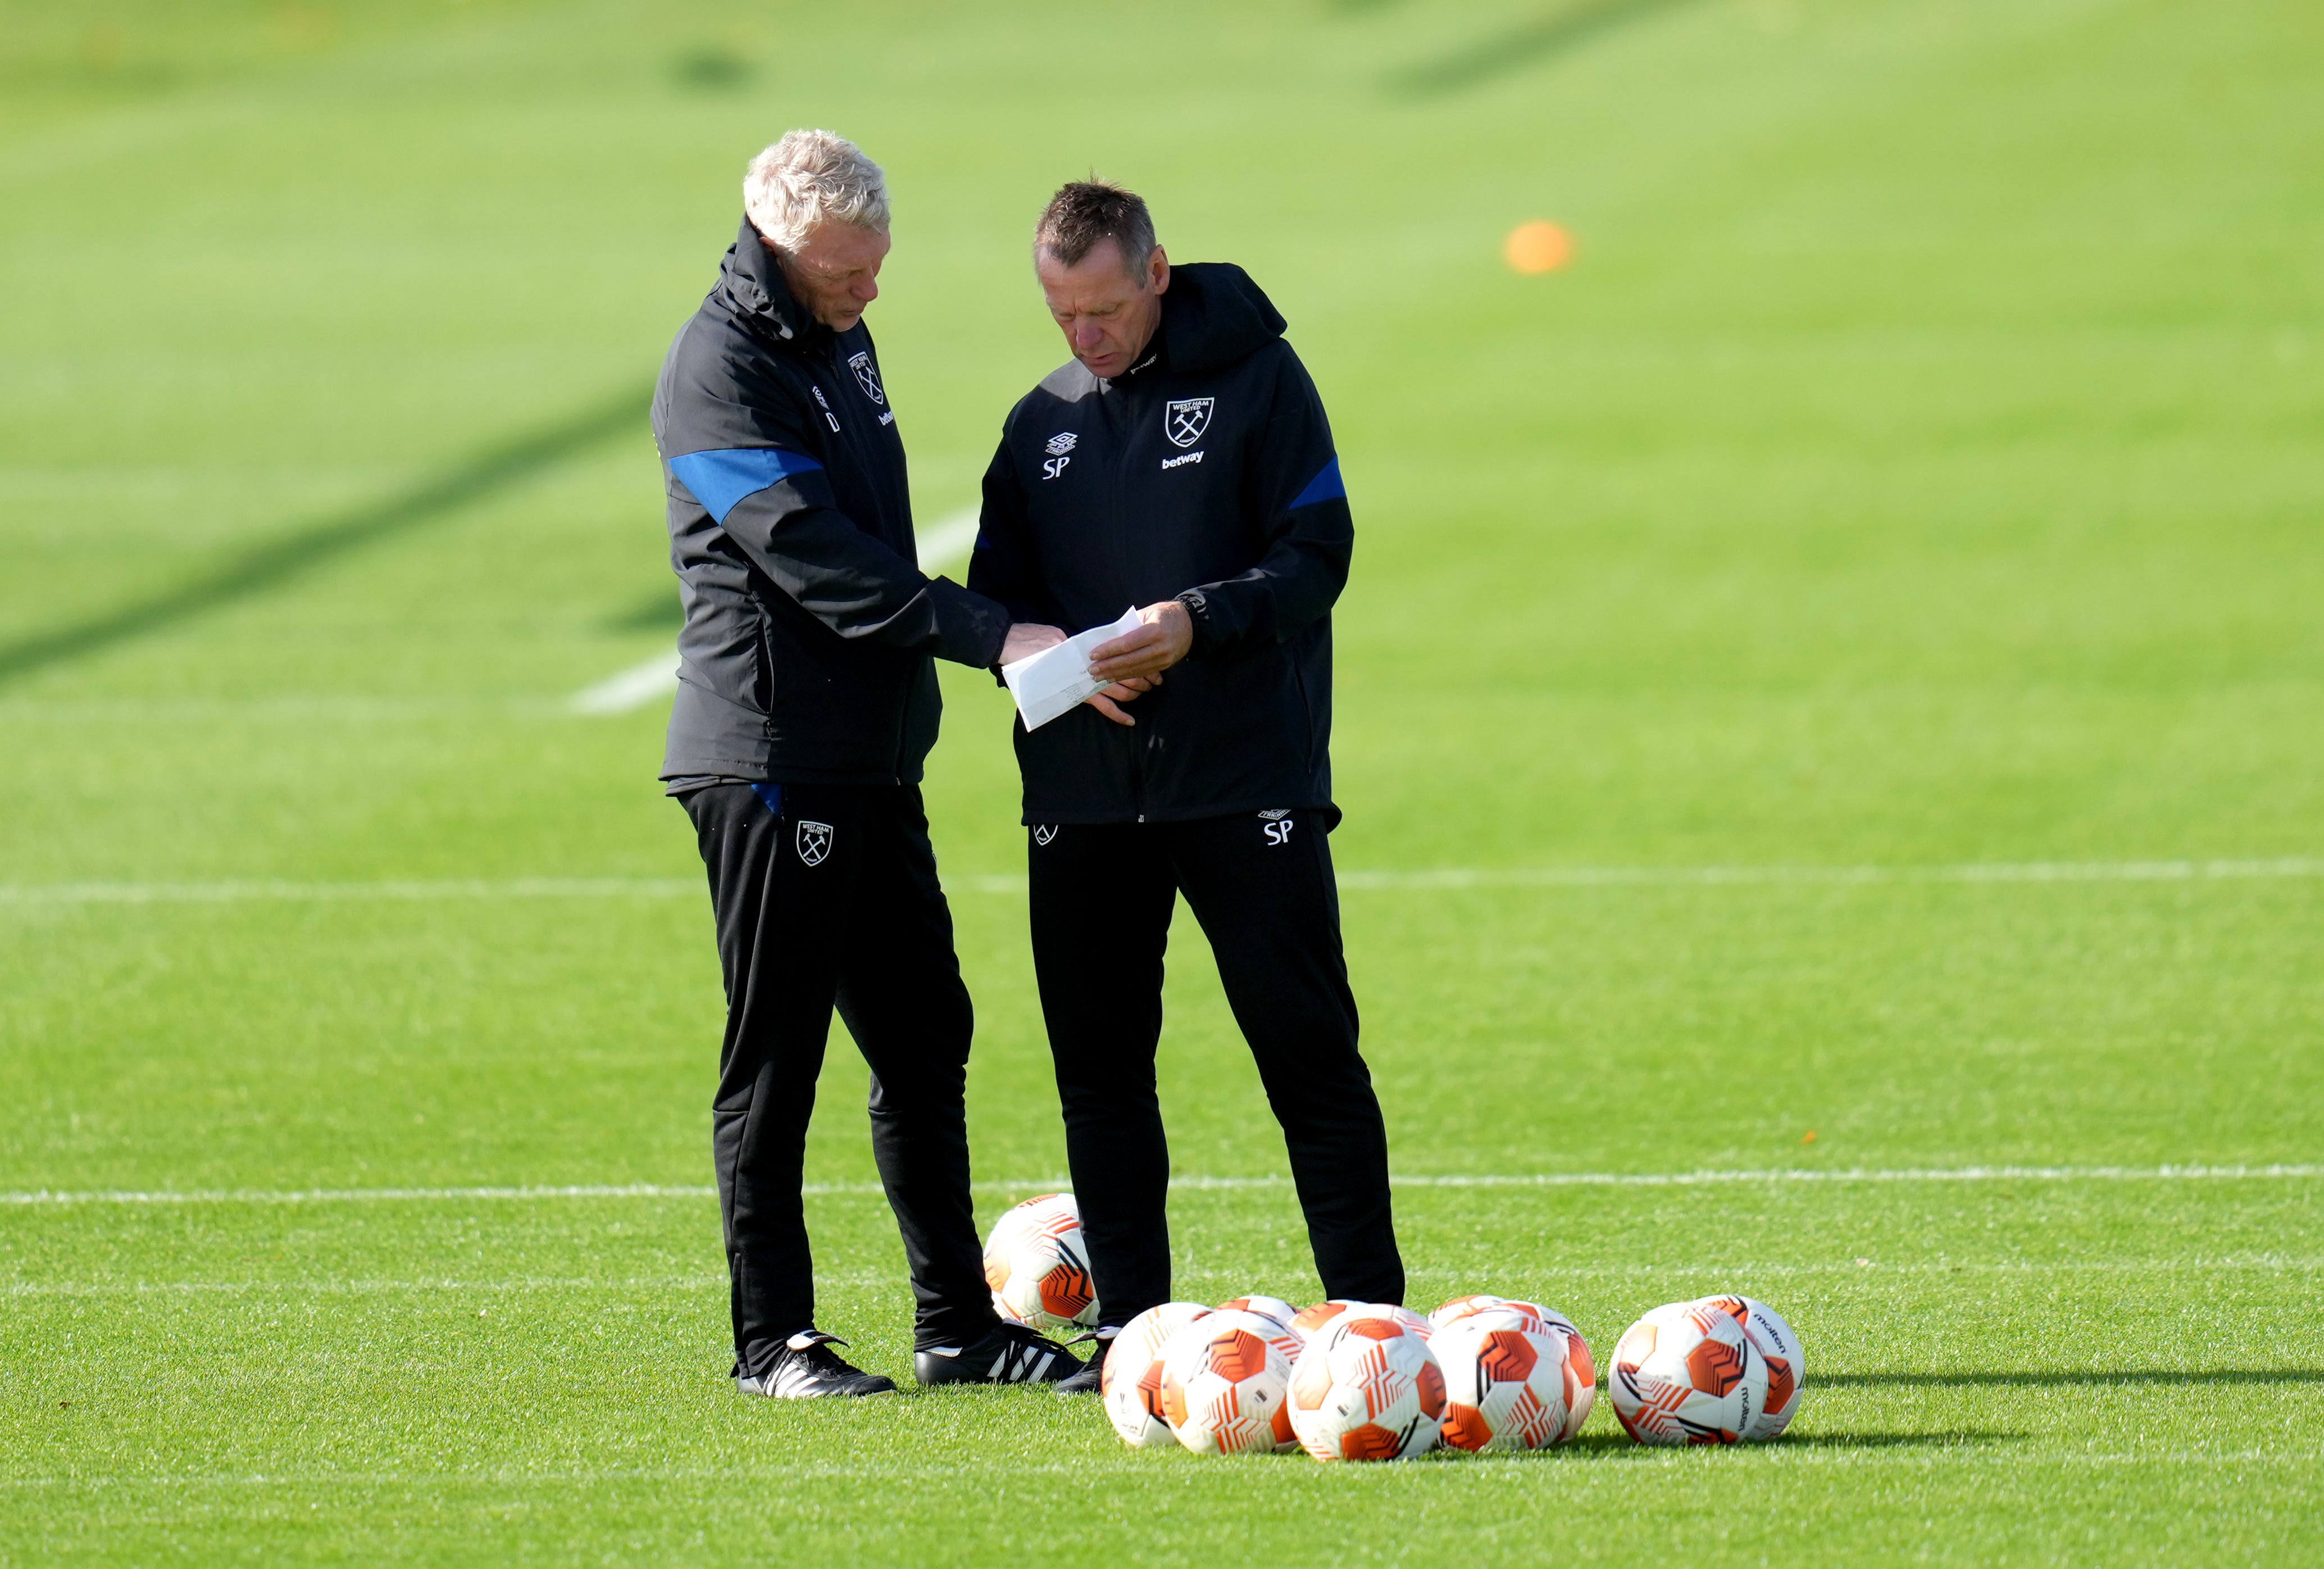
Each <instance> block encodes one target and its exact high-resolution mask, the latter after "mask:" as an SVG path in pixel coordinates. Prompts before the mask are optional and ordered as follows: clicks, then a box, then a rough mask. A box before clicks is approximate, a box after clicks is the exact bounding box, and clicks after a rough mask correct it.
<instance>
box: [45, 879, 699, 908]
mask: <svg viewBox="0 0 2324 1569" xmlns="http://www.w3.org/2000/svg"><path fill="white" fill-rule="evenodd" d="M702 890H703V884H702V880H701V879H700V878H698V877H511V878H500V879H492V878H479V877H450V878H438V879H415V878H402V879H395V878H391V879H384V880H382V881H376V882H297V881H284V880H279V879H263V878H251V879H237V880H229V881H221V882H53V883H46V884H23V883H18V884H14V885H13V886H10V885H0V905H11V904H239V903H243V902H245V901H250V900H281V901H287V902H291V903H322V904H331V903H341V902H347V901H357V900H359V901H362V902H365V903H370V902H406V901H410V900H503V899H513V900H527V899H678V898H684V897H687V896H689V895H697V894H699V893H701V892H702Z"/></svg>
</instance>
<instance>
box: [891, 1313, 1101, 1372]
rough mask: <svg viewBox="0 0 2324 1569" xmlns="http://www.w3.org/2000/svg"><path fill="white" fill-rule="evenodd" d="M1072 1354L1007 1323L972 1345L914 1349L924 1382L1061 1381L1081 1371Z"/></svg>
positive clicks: (915, 1367)
mask: <svg viewBox="0 0 2324 1569" xmlns="http://www.w3.org/2000/svg"><path fill="white" fill-rule="evenodd" d="M912 1371H913V1372H914V1373H916V1374H918V1377H919V1380H920V1382H922V1383H923V1384H1058V1383H1063V1382H1064V1381H1065V1380H1067V1379H1070V1378H1072V1377H1073V1376H1074V1374H1076V1373H1079V1372H1081V1371H1084V1369H1083V1367H1082V1364H1081V1363H1080V1362H1079V1361H1077V1360H1075V1358H1074V1354H1073V1352H1069V1351H1067V1350H1066V1349H1065V1347H1064V1346H1061V1345H1059V1344H1057V1343H1056V1342H1054V1341H1047V1340H1043V1339H1042V1338H1041V1337H1040V1336H1039V1335H1038V1334H1035V1333H1034V1332H1033V1331H1032V1330H1029V1329H1028V1328H1026V1327H1025V1326H1024V1325H1023V1324H1002V1325H1001V1326H1000V1327H999V1328H998V1329H995V1330H994V1331H993V1332H992V1333H991V1334H988V1335H986V1336H985V1337H984V1338H983V1339H982V1340H980V1341H978V1342H977V1343H975V1344H974V1345H972V1346H968V1347H965V1348H964V1347H960V1346H937V1347H936V1348H935V1349H934V1350H931V1351H924V1352H918V1353H916V1354H915V1355H914V1356H913V1358H912Z"/></svg>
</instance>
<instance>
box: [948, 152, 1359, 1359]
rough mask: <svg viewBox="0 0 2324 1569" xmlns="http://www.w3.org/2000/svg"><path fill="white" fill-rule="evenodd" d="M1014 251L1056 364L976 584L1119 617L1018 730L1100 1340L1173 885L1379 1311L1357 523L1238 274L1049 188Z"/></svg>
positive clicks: (1041, 973)
mask: <svg viewBox="0 0 2324 1569" xmlns="http://www.w3.org/2000/svg"><path fill="white" fill-rule="evenodd" d="M1034 263H1035V268H1036V271H1037V273H1038V275H1039V278H1040V282H1041V289H1042V292H1043V293H1044V295H1046V296H1047V300H1048V305H1049V310H1050V314H1051V315H1052V317H1053V318H1055V319H1056V323H1057V325H1058V327H1059V328H1060V329H1061V330H1062V331H1063V332H1064V333H1065V341H1066V344H1067V345H1068V346H1070V347H1071V349H1072V351H1073V355H1074V358H1073V361H1072V363H1070V364H1068V365H1065V366H1064V367H1062V368H1061V369H1059V370H1057V371H1056V372H1054V373H1052V374H1050V375H1049V376H1048V377H1047V379H1045V380H1044V381H1043V382H1042V383H1041V384H1040V385H1039V386H1037V387H1036V388H1035V389H1034V390H1033V391H1032V392H1030V393H1029V394H1028V395H1027V396H1026V397H1025V398H1024V399H1023V400H1022V401H1020V402H1019V403H1018V405H1017V406H1016V408H1015V409H1014V410H1012V411H1010V415H1009V418H1008V420H1007V422H1006V424H1005V426H1004V428H1003V429H1002V433H1001V447H1000V450H999V451H998V452H997V453H995V454H994V456H993V459H992V464H991V467H990V468H988V469H987V470H986V472H985V476H984V512H983V528H982V534H981V535H980V537H979V539H978V541H977V549H976V554H975V558H974V561H973V565H972V566H971V568H970V571H969V586H970V588H971V589H972V590H973V592H976V593H979V594H982V595H988V596H990V597H991V598H992V599H995V600H998V601H999V602H1000V603H1001V604H1002V605H1006V606H1007V607H1008V609H1009V613H1010V615H1011V616H1012V617H1013V618H1015V619H1017V620H1019V621H1020V622H1028V623H1055V624H1056V625H1057V626H1059V627H1062V628H1084V627H1091V626H1096V625H1102V624H1103V623H1107V622H1111V621H1112V620H1114V619H1115V618H1116V617H1118V616H1119V615H1120V614H1121V609H1120V607H1121V606H1122V605H1124V604H1129V605H1143V606H1144V609H1143V610H1142V611H1141V612H1140V615H1141V619H1142V621H1143V624H1142V625H1141V626H1139V628H1138V630H1136V631H1134V632H1130V633H1129V634H1127V635H1125V636H1123V637H1120V638H1117V639H1114V640H1113V641H1110V642H1106V643H1103V644H1101V645H1100V646H1099V647H1098V648H1097V650H1096V651H1095V652H1094V656H1093V660H1092V661H1091V665H1090V670H1091V673H1092V674H1093V675H1094V676H1097V677H1100V678H1107V679H1110V680H1111V681H1112V682H1113V683H1115V684H1114V685H1112V686H1111V687H1109V688H1106V689H1105V690H1104V691H1102V692H1101V693H1099V694H1098V695H1097V696H1096V697H1093V698H1091V699H1090V701H1089V703H1088V704H1087V705H1085V706H1084V707H1082V708H1076V709H1074V710H1073V711H1071V712H1069V713H1067V714H1065V715H1063V716H1062V717H1059V718H1057V719H1056V720H1053V721H1051V722H1049V723H1048V724H1047V725H1042V726H1041V727H1040V728H1039V729H1037V730H1033V731H1030V732H1028V731H1027V730H1026V729H1025V728H1024V727H1023V725H1022V724H1021V723H1020V724H1019V727H1018V731H1017V757H1018V763H1019V770H1020V771H1021V772H1022V774H1023V778H1024V786H1025V816H1024V820H1025V824H1026V826H1027V829H1028V846H1027V848H1028V857H1029V862H1028V864H1029V868H1030V873H1031V901H1032V932H1033V956H1034V964H1035V967H1036V971H1037V975H1038V979H1039V983H1040V992H1041V1007H1042V1012H1043V1015H1044V1018H1045V1019H1046V1020H1047V1026H1048V1032H1049V1046H1050V1050H1051V1053H1052V1056H1053V1057H1054V1058H1055V1063H1056V1075H1057V1088H1058V1093H1059V1096H1060V1098H1061V1100H1062V1102H1063V1105H1064V1112H1065V1147H1066V1155H1067V1158H1068V1159H1069V1160H1070V1162H1071V1164H1072V1168H1073V1176H1074V1194H1075V1195H1076V1197H1077V1198H1078V1200H1079V1203H1080V1206H1081V1215H1082V1226H1083V1230H1084V1234H1085V1236H1086V1240H1087V1241H1088V1245H1089V1257H1090V1265H1091V1269H1092V1272H1093V1275H1094V1276H1095V1283H1096V1287H1097V1293H1098V1297H1099V1300H1100V1302H1101V1304H1102V1309H1101V1311H1102V1316H1103V1328H1102V1329H1101V1331H1100V1333H1101V1334H1107V1333H1108V1332H1111V1331H1113V1330H1118V1329H1119V1328H1120V1326H1121V1325H1122V1324H1125V1323H1127V1322H1128V1321H1129V1319H1130V1317H1131V1316H1132V1315H1136V1314H1137V1313H1139V1312H1140V1311H1142V1310H1144V1309H1145V1308H1148V1307H1151V1306H1155V1305H1157V1304H1158V1303H1161V1302H1164V1301H1166V1300H1167V1299H1168V1298H1169V1296H1170V1243H1169V1232H1168V1223H1167V1218H1166V1214H1165V1209H1166V1202H1167V1189H1168V1186H1169V1170H1170V1167H1169V1154H1168V1150H1167V1146H1166V1143H1165V1140H1164V1135H1163V1130H1162V1119H1161V1112H1160V1107H1159V1104H1158V1103H1157V1099H1156V1096H1155V1077H1154V1061H1155V1052H1156V1048H1157V1042H1158V1040H1159V1038H1160V1034H1161V1028H1162V954H1163V946H1164V942H1165V939H1166V938H1167V935H1168V931H1169V925H1170V913H1171V909H1172V907H1173V905H1174V904H1175V902H1176V898H1177V896H1178V895H1179V894H1181V893H1184V894H1185V897H1186V901H1187V903H1188V905H1189V906H1190V907H1191V908H1192V909H1193V910H1194V916H1195V918H1196V919H1198V920H1200V921H1201V922H1202V925H1203V932H1204V934H1205V935H1206V936H1207V937H1209V938H1210V942H1211V947H1212V950H1213V953H1214V954H1215V955H1216V956H1217V959H1218V964H1219V976H1220V979H1221V980H1222V982H1223V983H1225V987H1226V992H1227V999H1228V1001H1229V1002H1230V1003H1231V1005H1232V1007H1233V1009H1234V1014H1235V1019H1236V1021H1237V1022H1238V1023H1239V1024H1240V1026H1241V1027H1242V1030H1243V1034H1244V1036H1245V1037H1246V1038H1248V1040H1249V1041H1250V1048H1251V1051H1252V1054H1253V1056H1254V1057H1256V1059H1257V1061H1258V1064H1259V1076H1260V1079H1261V1080H1262V1082H1263V1083H1264V1084H1265V1085H1266V1089H1267V1096H1268V1104H1269V1105H1270V1106H1271V1107H1272V1108H1273V1110H1274V1112H1275V1115H1276V1117H1277V1121H1279V1122H1280V1123H1281V1124H1282V1127H1283V1133H1284V1141H1285V1144H1286V1148H1287V1149H1288V1151H1289V1154H1290V1159H1291V1170H1292V1176H1293V1178H1294V1180H1295V1181H1296V1184H1297V1187H1298V1193H1299V1201H1300V1204H1301V1207H1302V1208H1303V1209H1304V1210H1305V1214H1306V1219H1307V1231H1308V1238H1309V1241H1310V1243H1311V1244H1312V1246H1313V1248H1314V1257H1315V1268H1316V1270H1317V1273H1318V1274H1320V1275H1321V1276H1322V1278H1323V1288H1324V1290H1325V1292H1326V1293H1327V1294H1329V1295H1331V1296H1333V1297H1356V1298H1360V1299H1363V1300H1367V1301H1375V1302H1400V1301H1402V1300H1403V1297H1404V1267H1403V1263H1402V1260H1400V1259H1399V1257H1398V1255H1397V1245H1396V1233H1395V1228H1394V1226H1393V1224H1392V1222H1391V1217H1390V1211H1389V1202H1388V1140H1387V1134H1386V1131H1385V1129H1384V1127H1383V1124H1382V1121H1381V1118H1380V1112H1379V1099H1378V1097H1377V1096H1376V1095H1375V1094H1373V1092H1372V1087H1371V1077H1370V1074H1369V1070H1368V1069H1367V1068H1366V1067H1365V1066H1364V1061H1363V1058H1362V1057H1361V1056H1360V1054H1359V1053H1358V1051H1357V1045H1356V1033H1357V1021H1356V1003H1355V998H1354V996H1353V995H1352V994H1351V992H1350V990H1349V986H1348V975H1347V965H1346V963H1345V960H1344V958H1343V957H1342V952H1341V946H1340V921H1339V898H1338V891H1337V888H1336V885H1335V883H1334V881H1333V872H1332V859H1331V852H1330V849H1329V847H1328V845H1327V844H1326V843H1325V839H1324V835H1326V834H1327V833H1328V832H1329V831H1330V830H1331V829H1332V827H1333V826H1334V825H1335V824H1336V823H1337V822H1338V820H1339V816H1340V814H1339V809H1338V808H1336V807H1335V806H1333V803H1332V780H1331V756H1330V750H1329V747H1330V737H1331V724H1332V628H1331V610H1332V605H1333V601H1334V600H1335V599H1337V598H1338V596H1339V594H1340V590H1341V588H1342V586H1343V585H1344V584H1345V583H1346V581H1347V573H1348V559H1349V555H1350V551H1351V548H1352V544H1353V539H1354V530H1353V526H1352V524H1351V521H1350V519H1349V514H1348V503H1347V495H1346V492H1345V490H1344V488H1343V487H1342V485H1341V482H1340V466H1339V459H1338V457H1337V456H1336V454H1335V453H1334V451H1333V445H1332V432H1331V427H1330V425H1329V423H1328V421H1327V420H1325V418H1324V415H1323V402H1322V401H1321V400H1320V399H1319V398H1318V397H1317V396H1316V393H1315V388H1314V383H1313V382H1311V381H1310V380H1309V379H1308V376H1307V373H1306V370H1305V367H1304V366H1303V365H1301V364H1300V363H1299V356H1298V355H1296V354H1294V353H1293V352H1292V350H1291V346H1290V345H1289V344H1287V343H1286V342H1285V341H1284V339H1283V336H1282V334H1283V325H1284V324H1283V318H1282V317H1280V316H1279V315H1277V313H1276V310H1275V308H1274V307H1273V306H1272V305H1271V304H1269V303H1268V299H1267V297H1266V295H1264V294H1262V293H1261V292H1260V291H1259V287H1258V285H1256V284H1255V283H1253V282H1252V281H1250V278H1249V276H1247V275H1246V274H1245V273H1244V272H1243V271H1242V269H1240V267H1234V266H1229V265H1223V264H1211V265H1191V266H1183V267H1178V268H1176V269H1174V268H1172V267H1171V265H1170V263H1169V259H1168V257H1167V255H1166V254H1164V252H1163V249H1162V247H1161V246H1160V245H1157V244H1155V242H1154V227H1153V221H1152V219H1151V217H1149V216H1148V212H1147V208H1146V204H1145V203H1144V202H1143V201H1141V200H1139V198H1138V197H1136V196H1135V195H1133V194H1131V193H1130V192H1129V191H1127V190H1124V189H1120V187H1117V186H1111V185H1106V184H1102V183H1099V182H1096V181H1084V182H1077V183H1075V184H1072V185H1068V186H1066V187H1065V189H1062V190H1060V191H1059V192H1058V193H1057V195H1056V198H1055V199H1054V200H1052V201H1051V202H1050V204H1049V206H1048V208H1047V211H1045V212H1044V213H1043V214H1042V215H1041V220H1040V224H1039V226H1038V227H1037V230H1036V237H1035V243H1034ZM1058 635H1059V636H1060V637H1062V635H1063V634H1062V633H1060V634H1058ZM1166 672H1167V674H1166ZM1096 1374H1097V1363H1096V1362H1095V1361H1093V1362H1092V1363H1091V1365H1090V1368H1089V1369H1088V1370H1087V1371H1085V1372H1084V1374H1082V1375H1079V1376H1077V1377H1075V1378H1074V1379H1072V1380H1067V1381H1066V1382H1065V1383H1064V1384H1062V1385H1060V1389H1061V1390H1063V1391H1068V1392H1075V1393H1078V1392H1082V1391H1084V1389H1094V1388H1095V1387H1096Z"/></svg>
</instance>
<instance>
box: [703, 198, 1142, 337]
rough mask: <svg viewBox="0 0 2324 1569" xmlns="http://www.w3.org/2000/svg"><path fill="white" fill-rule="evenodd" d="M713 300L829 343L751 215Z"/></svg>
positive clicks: (769, 330) (775, 328)
mask: <svg viewBox="0 0 2324 1569" xmlns="http://www.w3.org/2000/svg"><path fill="white" fill-rule="evenodd" d="M712 296H713V298H715V299H716V300H720V301H721V302H723V303H724V305H725V306H726V308H727V309H730V310H732V311H733V313H734V314H735V316H736V317H738V318H741V319H742V320H743V321H745V322H747V323H749V324H750V325H751V326H752V328H755V329H757V330H758V331H760V332H762V333H764V334H766V335H767V336H768V337H772V338H775V339H777V340H779V341H780V342H783V343H787V344H790V345H791V346H794V347H797V348H800V349H812V348H823V347H827V346H828V345H829V341H830V338H831V329H830V328H827V327H825V326H824V325H823V323H821V322H819V321H817V320H816V319H815V318H813V317H812V316H809V315H808V314H807V308H806V307H805V306H803V305H801V304H800V303H799V302H798V296H796V295H794V294H793V293H792V292H791V286H790V283H789V282H788V281H787V280H786V279H785V278H784V277H783V270H782V268H781V266H780V265H779V264H778V263H776V261H775V254H774V253H773V252H772V251H770V250H769V249H767V247H766V246H765V245H762V244H761V243H760V240H759V227H758V226H757V225H756V224H754V223H752V221H751V219H750V217H749V216H748V215H745V216H744V217H743V219H742V233H740V234H738V235H735V236H734V243H733V245H730V246H728V247H727V250H726V259H725V260H724V261H723V262H721V263H719V266H718V286H717V288H716V289H715V290H713V291H712ZM1165 298H1166V299H1167V296H1165Z"/></svg>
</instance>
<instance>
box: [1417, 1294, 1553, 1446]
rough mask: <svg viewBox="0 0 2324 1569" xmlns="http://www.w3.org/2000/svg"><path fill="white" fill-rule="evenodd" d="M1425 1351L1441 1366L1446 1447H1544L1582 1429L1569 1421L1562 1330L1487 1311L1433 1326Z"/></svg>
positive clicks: (1503, 1311)
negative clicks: (1435, 1328)
mask: <svg viewBox="0 0 2324 1569" xmlns="http://www.w3.org/2000/svg"><path fill="white" fill-rule="evenodd" d="M1428 1349H1429V1351H1430V1352H1431V1353H1432V1354H1434V1356H1435V1358H1436V1361H1437V1364H1438V1365H1439V1366H1440V1367H1442V1368H1443V1370H1444V1442H1445V1444H1446V1445H1447V1446H1449V1447H1451V1448H1454V1449H1464V1450H1467V1451H1468V1452H1469V1453H1471V1454H1480V1453H1483V1452H1485V1451H1487V1450H1493V1451H1505V1450H1526V1449H1546V1448H1548V1447H1549V1446H1550V1445H1551V1444H1563V1443H1564V1442H1565V1441H1566V1440H1567V1439H1568V1438H1570V1437H1572V1435H1573V1429H1574V1428H1577V1427H1579V1426H1581V1424H1580V1423H1579V1422H1576V1421H1571V1420H1570V1417H1571V1415H1572V1412H1571V1408H1570V1405H1569V1401H1570V1398H1571V1396H1572V1389H1571V1388H1570V1387H1569V1384H1568V1380H1567V1377H1566V1334H1565V1332H1564V1331H1563V1330H1562V1329H1552V1328H1551V1327H1550V1326H1549V1325H1547V1324H1544V1323H1542V1322H1541V1321H1540V1320H1539V1319H1528V1318H1527V1317H1526V1315H1522V1314H1517V1313H1512V1312H1509V1311H1508V1310H1506V1309H1499V1310H1489V1311H1486V1312H1482V1313H1473V1314H1471V1315H1468V1316H1467V1317H1465V1318H1462V1319H1461V1320H1460V1321H1459V1322H1457V1323H1455V1324H1453V1325H1452V1327H1451V1328H1449V1329H1444V1330H1440V1331H1438V1332H1437V1335H1436V1338H1435V1339H1434V1340H1433V1341H1431V1342H1429V1343H1428ZM1585 1410H1586V1408H1585Z"/></svg>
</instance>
